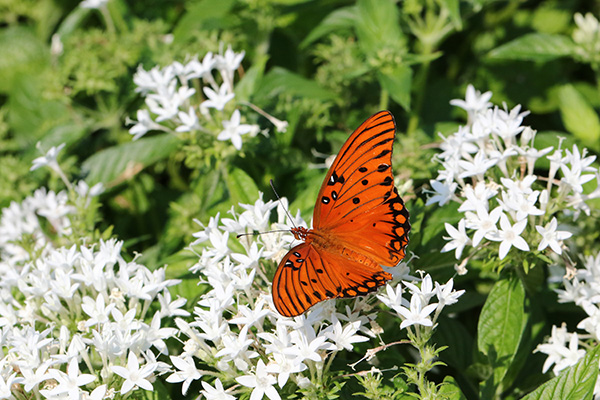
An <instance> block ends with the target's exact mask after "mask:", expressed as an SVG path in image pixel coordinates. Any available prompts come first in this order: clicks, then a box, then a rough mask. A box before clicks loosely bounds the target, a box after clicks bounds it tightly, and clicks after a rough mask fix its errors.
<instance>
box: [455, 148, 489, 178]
mask: <svg viewBox="0 0 600 400" xmlns="http://www.w3.org/2000/svg"><path fill="white" fill-rule="evenodd" d="M495 163H496V161H494V160H490V159H488V158H487V157H486V155H485V153H484V152H483V151H481V150H480V151H478V152H477V154H475V158H473V161H466V160H460V161H458V165H459V166H460V167H461V168H462V169H463V172H461V173H460V174H459V175H458V177H459V178H467V177H469V176H474V175H476V176H477V177H478V178H479V179H483V174H484V173H485V172H486V171H487V170H488V169H490V167H493V166H494V165H495Z"/></svg>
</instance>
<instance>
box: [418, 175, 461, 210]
mask: <svg viewBox="0 0 600 400" xmlns="http://www.w3.org/2000/svg"><path fill="white" fill-rule="evenodd" d="M429 183H430V184H431V187H432V188H433V192H431V193H432V194H433V196H431V197H429V198H428V199H427V203H425V205H426V206H428V205H430V204H434V203H438V205H439V206H443V205H444V204H446V203H448V202H449V201H450V200H451V199H452V196H454V192H455V191H456V188H457V187H458V183H456V182H448V181H443V182H440V181H434V180H433V179H432V180H430V181H429Z"/></svg>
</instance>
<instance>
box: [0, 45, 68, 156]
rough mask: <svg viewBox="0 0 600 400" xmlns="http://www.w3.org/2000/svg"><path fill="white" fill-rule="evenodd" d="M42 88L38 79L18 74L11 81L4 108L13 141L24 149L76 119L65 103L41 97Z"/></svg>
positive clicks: (39, 78) (41, 83) (38, 77)
mask: <svg viewBox="0 0 600 400" xmlns="http://www.w3.org/2000/svg"><path fill="white" fill-rule="evenodd" d="M0 58H1V56H0ZM43 86H44V83H43V82H42V78H41V77H40V76H36V75H26V74H23V75H19V76H17V77H15V78H14V80H13V82H12V92H11V94H10V96H9V98H8V102H7V103H6V105H5V107H6V109H7V110H8V117H9V118H8V120H9V124H10V128H11V130H12V132H13V134H14V137H15V141H16V142H17V143H18V144H19V146H20V147H22V148H25V149H27V148H30V147H34V146H35V143H36V142H37V141H38V140H42V138H43V137H44V136H45V135H48V134H49V132H51V131H52V130H53V129H55V128H56V127H57V126H60V125H65V124H67V123H69V122H68V121H70V120H71V119H73V117H75V116H76V114H74V112H73V110H70V109H69V107H68V106H67V105H66V103H65V102H64V101H61V100H59V99H48V98H47V97H46V96H44V93H43ZM77 117H79V116H77ZM75 119H77V118H75Z"/></svg>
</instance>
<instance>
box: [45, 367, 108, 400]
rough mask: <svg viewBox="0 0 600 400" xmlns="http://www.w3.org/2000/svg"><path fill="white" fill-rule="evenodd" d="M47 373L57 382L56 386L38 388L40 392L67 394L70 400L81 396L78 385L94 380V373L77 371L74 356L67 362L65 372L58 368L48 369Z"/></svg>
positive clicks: (48, 395)
mask: <svg viewBox="0 0 600 400" xmlns="http://www.w3.org/2000/svg"><path fill="white" fill-rule="evenodd" d="M48 375H49V376H50V377H51V378H53V379H55V380H56V381H57V382H58V386H56V387H55V388H53V389H51V390H40V393H42V394H43V395H44V396H46V397H54V396H58V395H61V394H67V396H68V398H69V399H70V400H79V399H80V397H81V389H80V388H79V387H80V386H85V385H87V384H88V383H91V382H93V381H95V380H96V377H95V376H94V375H91V374H80V373H79V364H78V363H77V357H74V358H73V359H72V360H71V361H70V362H69V365H68V366H67V373H66V374H65V373H64V372H62V371H60V370H58V369H50V370H49V371H48Z"/></svg>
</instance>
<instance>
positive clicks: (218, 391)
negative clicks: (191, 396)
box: [200, 378, 235, 400]
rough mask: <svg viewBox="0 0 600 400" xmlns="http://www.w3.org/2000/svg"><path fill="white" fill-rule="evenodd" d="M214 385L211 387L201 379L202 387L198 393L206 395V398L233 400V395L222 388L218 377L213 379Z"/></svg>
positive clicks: (207, 399) (210, 399) (208, 399)
mask: <svg viewBox="0 0 600 400" xmlns="http://www.w3.org/2000/svg"><path fill="white" fill-rule="evenodd" d="M214 383H215V387H214V388H213V387H212V386H210V384H208V383H206V382H205V381H202V387H203V388H204V390H201V391H200V393H202V395H204V397H206V400H235V397H233V396H232V395H230V394H229V393H227V392H226V391H225V389H224V388H223V384H222V383H221V380H220V379H219V378H217V379H215V382H214Z"/></svg>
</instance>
